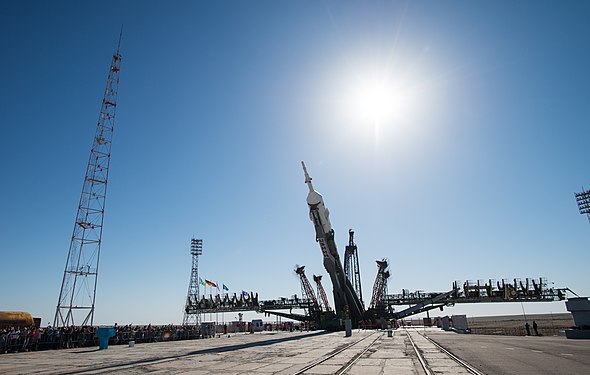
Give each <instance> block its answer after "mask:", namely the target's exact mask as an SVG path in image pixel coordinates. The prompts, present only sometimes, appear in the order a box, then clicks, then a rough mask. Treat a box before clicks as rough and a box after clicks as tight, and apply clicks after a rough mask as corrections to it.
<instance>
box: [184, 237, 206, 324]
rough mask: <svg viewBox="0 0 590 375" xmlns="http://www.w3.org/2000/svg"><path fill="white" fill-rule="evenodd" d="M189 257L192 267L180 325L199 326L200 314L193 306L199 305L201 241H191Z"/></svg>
mask: <svg viewBox="0 0 590 375" xmlns="http://www.w3.org/2000/svg"><path fill="white" fill-rule="evenodd" d="M191 255H192V257H193V265H192V267H191V278H190V282H189V284H188V293H187V296H186V305H185V307H184V318H183V319H182V325H199V324H200V323H201V314H200V313H199V311H197V310H195V309H194V308H193V306H196V305H197V303H199V296H200V294H199V255H203V240H197V239H194V238H193V239H191Z"/></svg>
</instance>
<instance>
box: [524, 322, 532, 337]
mask: <svg viewBox="0 0 590 375" xmlns="http://www.w3.org/2000/svg"><path fill="white" fill-rule="evenodd" d="M524 329H526V335H527V336H530V335H531V325H530V324H529V322H526V323H524Z"/></svg>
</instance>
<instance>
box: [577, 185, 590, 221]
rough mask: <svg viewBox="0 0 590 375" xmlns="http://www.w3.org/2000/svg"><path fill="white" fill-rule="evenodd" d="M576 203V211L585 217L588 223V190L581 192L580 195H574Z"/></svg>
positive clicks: (589, 211) (589, 214)
mask: <svg viewBox="0 0 590 375" xmlns="http://www.w3.org/2000/svg"><path fill="white" fill-rule="evenodd" d="M575 196H576V202H577V203H578V209H579V210H580V215H586V216H587V217H588V221H590V190H585V191H582V192H581V193H575Z"/></svg>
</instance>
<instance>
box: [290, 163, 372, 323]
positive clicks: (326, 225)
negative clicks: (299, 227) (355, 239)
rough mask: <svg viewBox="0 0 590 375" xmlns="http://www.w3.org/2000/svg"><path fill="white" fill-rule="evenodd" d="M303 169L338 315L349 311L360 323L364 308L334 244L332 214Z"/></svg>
mask: <svg viewBox="0 0 590 375" xmlns="http://www.w3.org/2000/svg"><path fill="white" fill-rule="evenodd" d="M301 165H302V166H303V173H304V174H305V183H306V184H307V186H308V187H309V193H308V194H307V205H308V206H309V218H310V219H311V221H312V222H313V225H314V227H315V232H316V241H317V242H318V243H319V244H320V249H321V250H322V255H323V257H324V268H325V269H326V271H327V272H328V274H329V275H330V280H331V281H332V286H333V292H334V305H335V309H336V314H337V315H339V316H341V317H343V312H345V311H347V314H349V315H350V318H351V319H353V320H355V321H357V322H358V321H359V320H361V319H362V317H363V314H364V306H363V305H362V303H361V301H360V299H359V297H358V296H357V294H356V292H355V291H354V288H353V286H352V284H351V283H350V280H348V278H346V276H345V275H344V269H343V268H342V263H341V262H340V256H339V255H338V249H337V248H336V243H335V242H334V229H332V224H330V212H329V211H328V209H327V208H326V206H325V205H324V198H323V197H322V195H321V194H320V193H318V192H317V191H315V189H314V188H313V185H312V184H311V177H309V174H308V173H307V168H305V163H304V162H303V161H302V162H301Z"/></svg>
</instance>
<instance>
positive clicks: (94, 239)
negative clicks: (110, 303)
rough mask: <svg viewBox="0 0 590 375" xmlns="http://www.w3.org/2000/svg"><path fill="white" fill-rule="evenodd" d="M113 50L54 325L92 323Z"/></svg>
mask: <svg viewBox="0 0 590 375" xmlns="http://www.w3.org/2000/svg"><path fill="white" fill-rule="evenodd" d="M120 45H121V38H120V36H119V46H118V47H117V51H116V52H115V53H114V54H113V58H112V62H111V65H110V68H109V74H108V78H107V86H106V90H105V93H104V98H103V100H102V106H101V109H100V115H99V117H98V124H97V126H96V133H95V135H94V141H93V143H92V149H91V150H90V158H89V159H88V166H87V167H86V176H85V177H84V184H83V187H82V195H81V197H80V203H79V204H78V213H77V214H76V221H75V223H74V231H73V234H72V239H71V242H70V249H69V251H68V257H67V260H66V266H65V270H64V276H63V280H62V284H61V290H60V292H59V298H58V301H57V308H56V311H55V318H54V321H53V324H54V327H65V326H69V325H76V324H77V325H87V324H89V325H92V324H93V322H94V308H95V299H96V285H97V280H98V263H99V259H100V247H101V242H102V228H103V220H104V210H105V200H106V193H107V181H108V175H109V164H110V159H111V144H112V137H113V130H114V126H115V111H116V108H117V93H118V88H119V73H120V68H121V54H120V53H119V50H120V48H119V47H120Z"/></svg>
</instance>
